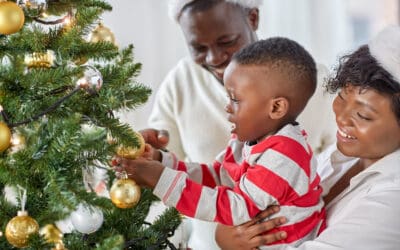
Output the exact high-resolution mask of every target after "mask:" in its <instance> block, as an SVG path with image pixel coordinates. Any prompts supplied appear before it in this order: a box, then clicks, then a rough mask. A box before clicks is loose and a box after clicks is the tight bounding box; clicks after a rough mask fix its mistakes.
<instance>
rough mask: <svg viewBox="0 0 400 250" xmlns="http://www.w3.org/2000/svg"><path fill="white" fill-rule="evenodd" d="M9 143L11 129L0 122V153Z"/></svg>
mask: <svg viewBox="0 0 400 250" xmlns="http://www.w3.org/2000/svg"><path fill="white" fill-rule="evenodd" d="M10 144H11V130H10V128H8V126H7V124H5V123H4V122H0V153H2V152H4V150H6V149H7V148H8V147H10Z"/></svg>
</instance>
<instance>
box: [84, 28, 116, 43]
mask: <svg viewBox="0 0 400 250" xmlns="http://www.w3.org/2000/svg"><path fill="white" fill-rule="evenodd" d="M89 41H90V42H92V43H97V42H110V43H112V44H114V45H115V46H116V43H115V36H114V33H112V31H111V30H110V29H109V28H107V27H106V26H104V25H103V24H102V23H99V24H98V25H97V27H96V28H95V29H94V30H93V31H92V33H91V34H90V37H89Z"/></svg>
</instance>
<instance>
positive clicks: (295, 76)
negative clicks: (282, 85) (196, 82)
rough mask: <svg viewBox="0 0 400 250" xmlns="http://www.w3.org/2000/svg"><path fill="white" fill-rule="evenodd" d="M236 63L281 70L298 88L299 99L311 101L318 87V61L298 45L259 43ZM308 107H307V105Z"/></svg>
mask: <svg viewBox="0 0 400 250" xmlns="http://www.w3.org/2000/svg"><path fill="white" fill-rule="evenodd" d="M232 61H235V62H237V63H239V64H241V65H260V66H262V65H266V66H270V67H271V66H272V67H276V68H278V69H279V70H280V71H282V72H283V73H284V74H285V75H287V76H288V77H289V79H290V80H291V81H292V82H293V83H294V84H295V85H294V88H297V90H296V91H298V95H306V96H305V97H306V99H305V100H308V99H309V98H310V97H311V96H312V95H313V94H314V92H315V89H316V87H317V68H316V64H315V61H314V59H313V58H312V56H311V55H310V53H308V52H307V50H306V49H305V48H304V47H303V46H301V45H300V44H298V43H297V42H295V41H293V40H291V39H288V38H284V37H273V38H269V39H265V40H259V41H257V42H255V43H252V44H250V45H248V46H246V47H245V48H243V49H241V50H239V51H238V52H236V53H235V54H234V55H233V57H232ZM304 106H305V104H304Z"/></svg>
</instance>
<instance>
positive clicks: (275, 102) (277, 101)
mask: <svg viewBox="0 0 400 250" xmlns="http://www.w3.org/2000/svg"><path fill="white" fill-rule="evenodd" d="M271 101H272V105H271V110H270V113H269V116H270V117H271V119H274V120H277V119H281V118H282V117H284V116H285V115H286V114H287V113H288V111H289V101H288V99H286V98H285V97H277V98H274V99H272V100H271Z"/></svg>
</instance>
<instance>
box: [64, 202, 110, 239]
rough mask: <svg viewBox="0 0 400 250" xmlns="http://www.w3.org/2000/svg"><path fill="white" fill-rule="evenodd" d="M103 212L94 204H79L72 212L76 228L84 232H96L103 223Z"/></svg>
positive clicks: (72, 220) (73, 223) (72, 219)
mask: <svg viewBox="0 0 400 250" xmlns="http://www.w3.org/2000/svg"><path fill="white" fill-rule="evenodd" d="M103 220H104V218H103V212H102V211H101V210H100V209H99V208H97V207H93V206H88V205H84V204H82V203H81V204H79V206H78V208H77V210H76V211H74V212H72V213H71V222H72V225H73V226H74V228H75V229H76V230H77V231H78V232H80V233H84V234H90V233H93V232H96V231H97V230H98V229H99V228H100V227H101V225H102V224H103Z"/></svg>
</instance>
